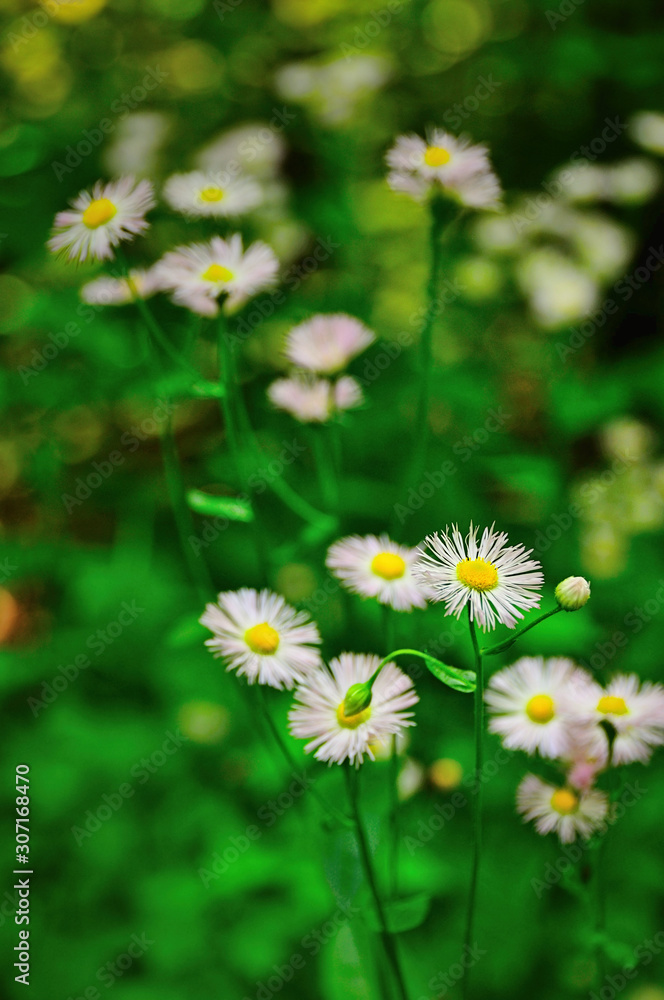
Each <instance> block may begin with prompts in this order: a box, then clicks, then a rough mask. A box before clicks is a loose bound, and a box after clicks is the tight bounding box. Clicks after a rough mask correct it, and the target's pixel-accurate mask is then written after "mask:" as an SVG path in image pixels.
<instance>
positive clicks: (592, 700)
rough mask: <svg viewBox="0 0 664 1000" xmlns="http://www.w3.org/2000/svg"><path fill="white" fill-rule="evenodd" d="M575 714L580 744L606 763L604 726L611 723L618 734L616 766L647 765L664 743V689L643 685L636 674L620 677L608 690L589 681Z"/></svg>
mask: <svg viewBox="0 0 664 1000" xmlns="http://www.w3.org/2000/svg"><path fill="white" fill-rule="evenodd" d="M573 711H574V720H575V723H576V724H577V727H578V738H579V740H580V741H581V742H582V743H584V744H585V745H586V746H587V749H588V753H589V754H590V755H592V756H593V757H595V758H596V759H598V760H601V761H603V762H606V761H607V758H608V739H607V733H606V731H605V729H604V727H603V726H600V725H599V723H601V722H609V723H611V725H612V726H613V728H614V729H615V731H616V736H615V740H614V743H613V755H612V763H613V764H616V765H617V764H631V763H632V762H633V761H641V763H643V764H646V763H647V762H648V760H649V759H650V755H651V753H652V748H653V747H656V746H661V745H662V744H663V743H664V687H662V685H661V684H651V683H649V682H647V681H646V682H644V683H643V684H641V682H640V679H639V678H638V677H637V676H636V674H618V675H617V676H616V677H614V678H613V679H612V680H611V681H610V683H609V684H608V685H607V686H606V688H602V687H600V685H599V684H597V683H596V682H595V681H592V680H589V683H588V684H586V685H585V686H584V688H583V689H582V690H581V691H580V692H579V694H578V697H576V698H575V703H574V706H573Z"/></svg>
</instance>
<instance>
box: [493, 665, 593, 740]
mask: <svg viewBox="0 0 664 1000" xmlns="http://www.w3.org/2000/svg"><path fill="white" fill-rule="evenodd" d="M587 676H588V679H589V675H587ZM583 679H584V677H582V671H581V670H580V669H579V668H578V667H577V666H575V664H574V663H572V661H571V660H568V659H565V658H564V657H554V658H552V659H549V660H545V659H544V658H543V657H541V656H524V657H523V658H522V659H520V660H517V662H516V663H515V664H513V666H511V667H505V669H504V670H499V671H498V673H497V674H494V675H493V677H492V678H491V679H490V681H489V685H488V687H487V690H486V693H485V696H484V697H485V701H486V703H487V706H488V709H489V713H490V715H491V721H490V722H489V731H490V732H492V733H497V734H498V735H499V736H500V738H501V739H502V741H503V743H504V744H505V746H506V747H507V748H508V749H509V750H525V751H526V753H530V754H533V753H535V752H536V751H537V752H539V753H540V754H541V755H542V757H550V758H554V759H555V758H557V757H564V756H565V755H566V754H568V753H569V752H570V750H571V747H572V728H571V722H570V713H569V703H570V701H571V699H572V698H573V697H574V692H575V691H576V690H577V689H578V688H579V686H580V684H581V683H582V681H583Z"/></svg>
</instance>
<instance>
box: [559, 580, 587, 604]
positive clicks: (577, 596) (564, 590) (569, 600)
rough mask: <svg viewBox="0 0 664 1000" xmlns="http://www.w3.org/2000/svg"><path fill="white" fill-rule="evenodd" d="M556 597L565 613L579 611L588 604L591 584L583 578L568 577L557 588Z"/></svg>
mask: <svg viewBox="0 0 664 1000" xmlns="http://www.w3.org/2000/svg"><path fill="white" fill-rule="evenodd" d="M555 596H556V600H557V601H558V604H559V605H560V607H561V608H562V609H563V611H578V610H579V608H582V607H583V605H584V604H587V602H588V599H589V597H590V584H589V583H588V581H587V580H584V578H583V577H582V576H568V577H567V579H565V580H563V581H562V583H559V584H558V586H557V587H556V590H555Z"/></svg>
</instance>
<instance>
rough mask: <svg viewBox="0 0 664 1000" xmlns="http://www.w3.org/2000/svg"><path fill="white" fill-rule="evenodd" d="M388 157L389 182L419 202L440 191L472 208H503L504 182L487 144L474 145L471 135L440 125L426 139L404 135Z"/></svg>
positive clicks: (394, 188) (394, 187)
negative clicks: (494, 167)
mask: <svg viewBox="0 0 664 1000" xmlns="http://www.w3.org/2000/svg"><path fill="white" fill-rule="evenodd" d="M386 159H387V163H388V166H389V167H391V168H392V169H391V173H390V174H389V175H388V178H387V182H388V184H389V185H390V187H391V188H392V189H393V190H394V191H401V192H403V193H404V194H408V195H410V196H411V197H412V198H415V199H416V200H418V201H419V200H422V199H423V198H425V197H427V195H429V194H432V193H439V194H443V195H445V196H446V197H448V198H452V199H453V200H454V201H457V202H459V203H461V204H462V205H467V206H468V207H470V208H487V209H496V208H499V207H500V196H501V190H500V184H499V183H498V179H497V177H496V175H495V174H494V172H493V170H492V169H491V164H490V162H489V156H488V151H487V149H486V146H475V145H471V143H470V140H469V139H468V138H467V137H461V138H456V137H455V136H453V135H450V134H449V132H445V131H443V130H442V129H438V128H435V129H432V130H431V131H430V132H429V133H428V134H427V138H426V139H422V138H421V137H420V136H419V135H414V134H411V135H401V136H399V138H398V139H397V141H396V142H395V144H394V146H393V147H392V149H390V151H389V152H388V154H387V157H386Z"/></svg>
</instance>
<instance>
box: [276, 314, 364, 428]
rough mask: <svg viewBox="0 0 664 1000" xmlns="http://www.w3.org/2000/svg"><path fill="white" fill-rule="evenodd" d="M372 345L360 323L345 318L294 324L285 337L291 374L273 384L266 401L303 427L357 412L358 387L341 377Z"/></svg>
mask: <svg viewBox="0 0 664 1000" xmlns="http://www.w3.org/2000/svg"><path fill="white" fill-rule="evenodd" d="M375 339H376V336H375V334H374V332H373V331H372V330H370V329H369V328H368V327H367V326H365V325H364V323H362V322H361V321H360V320H359V319H355V317H353V316H347V315H346V314H345V313H332V314H329V315H327V314H323V313H321V314H318V315H316V316H312V317H311V319H308V320H306V321H305V322H303V323H299V324H298V325H297V326H294V327H293V328H292V329H291V330H290V332H289V333H288V335H287V337H286V343H285V347H284V355H285V357H286V359H287V360H288V361H289V362H290V363H291V365H293V366H294V369H295V371H294V374H293V375H292V377H290V378H288V379H277V380H276V381H275V382H273V383H272V385H270V386H269V388H268V398H269V399H270V401H271V402H272V404H273V405H274V406H276V407H277V408H278V409H281V410H286V411H287V412H288V413H290V414H292V416H294V417H295V418H296V419H297V420H300V421H301V422H303V423H307V422H317V423H324V422H326V421H328V420H330V419H331V418H332V417H333V416H334V414H335V413H336V412H341V411H343V410H349V409H353V408H354V407H356V406H360V405H361V404H362V402H363V401H364V396H363V394H362V387H361V386H360V383H359V382H358V381H357V379H355V378H353V377H352V376H351V375H341V372H343V371H344V370H345V368H346V367H347V366H348V364H349V362H350V361H351V360H352V359H353V358H354V357H356V356H357V355H358V354H360V353H361V352H362V351H364V350H365V349H366V348H367V347H368V346H369V345H370V344H372V343H373V342H374V340H375Z"/></svg>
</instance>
